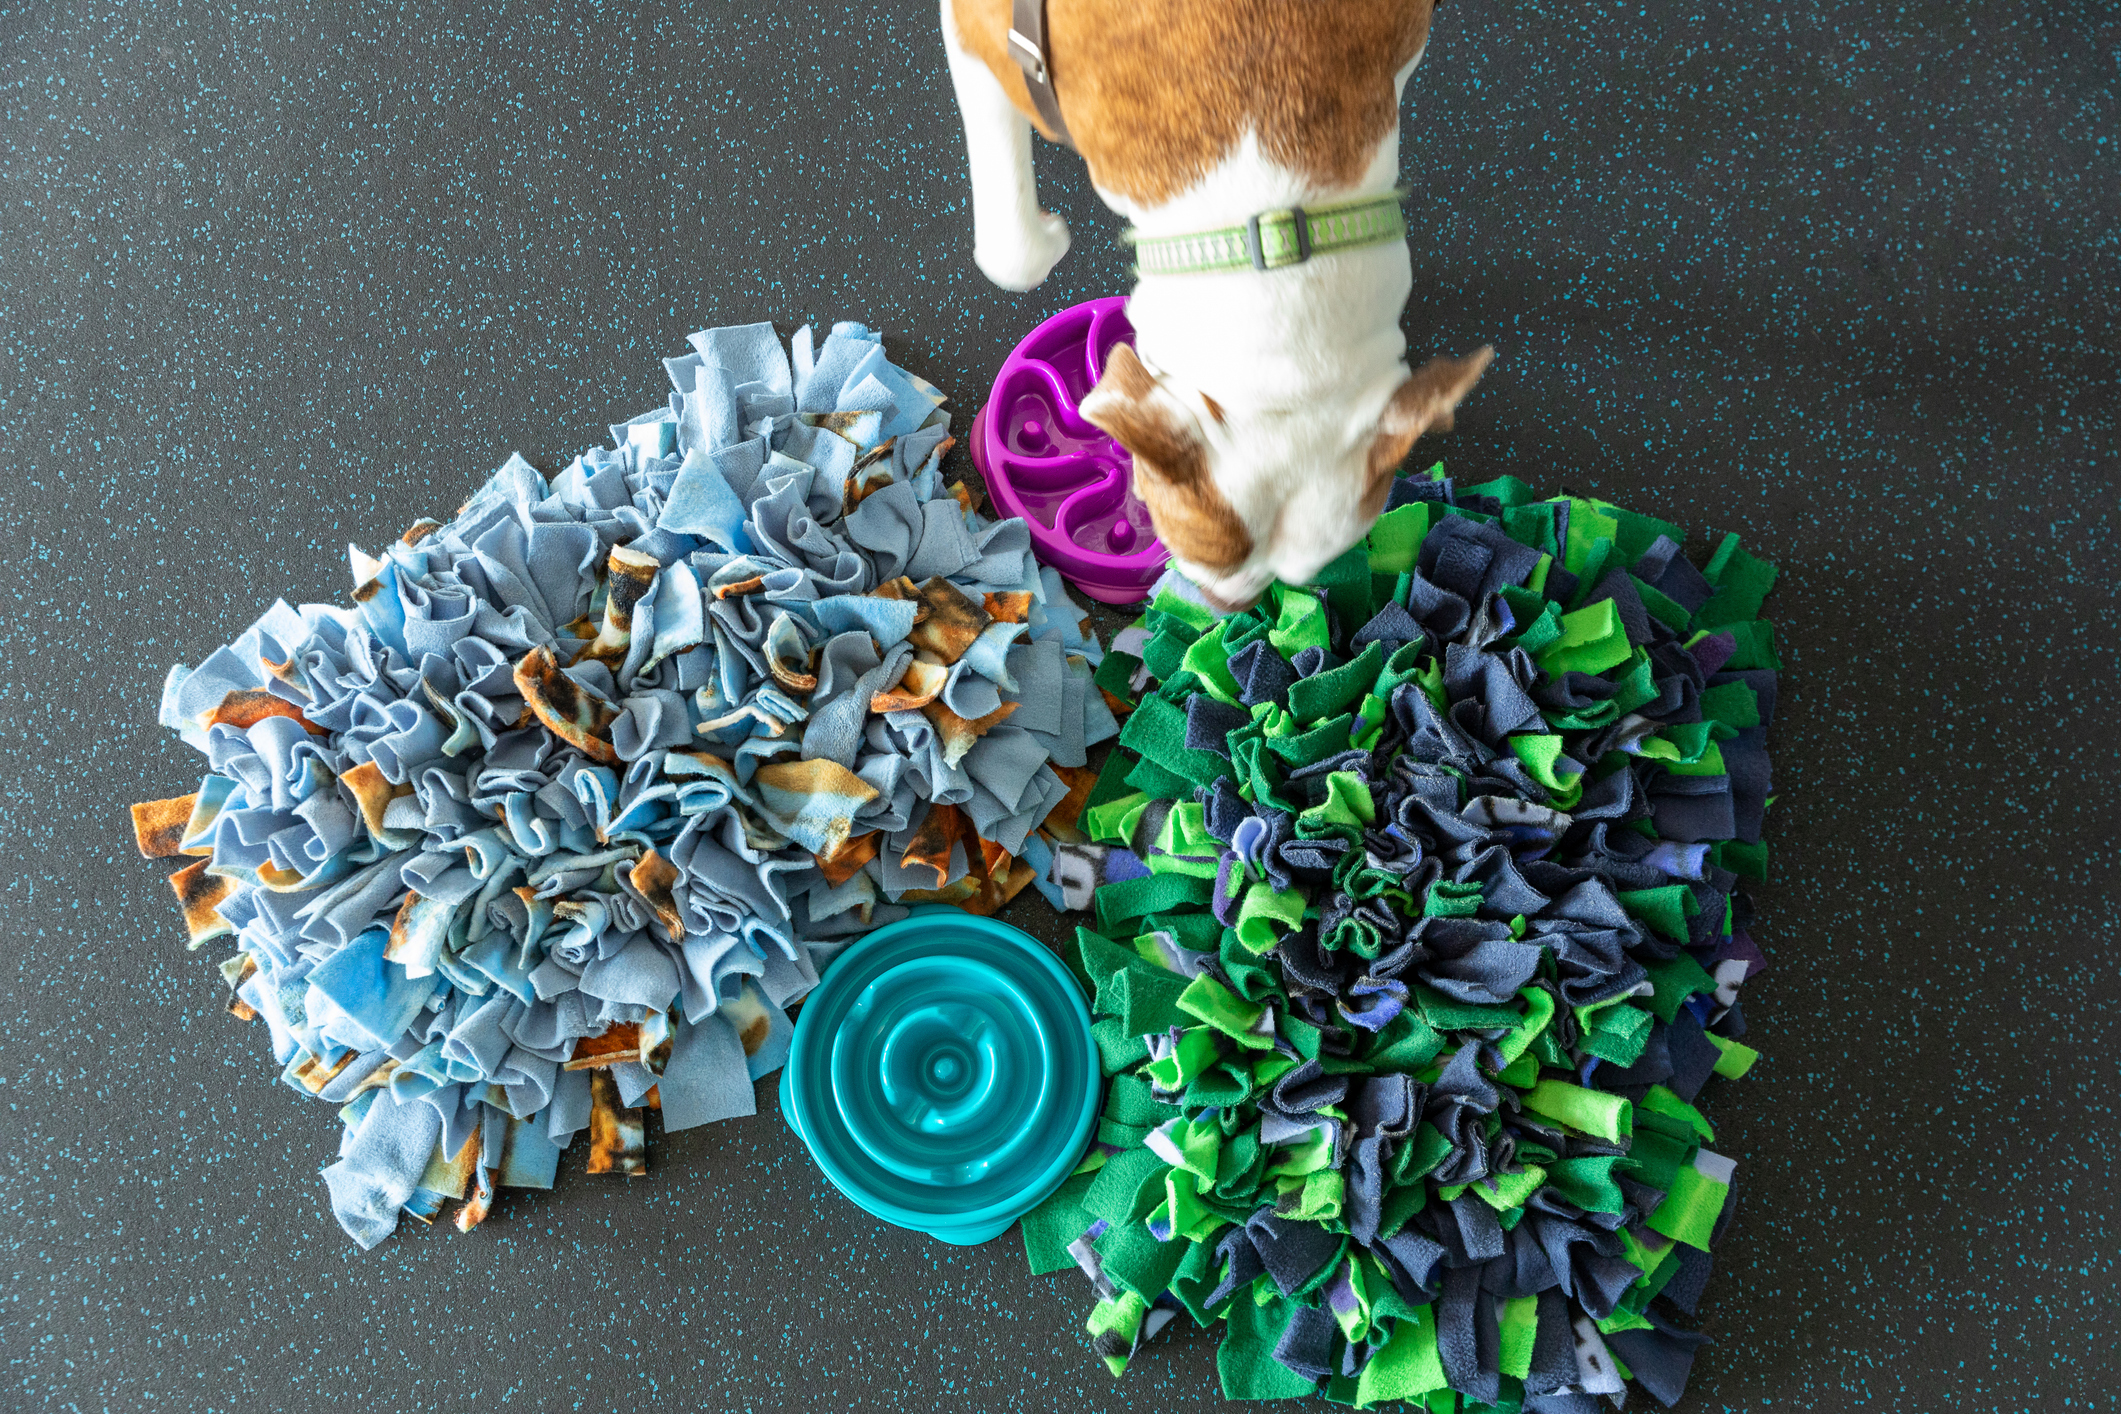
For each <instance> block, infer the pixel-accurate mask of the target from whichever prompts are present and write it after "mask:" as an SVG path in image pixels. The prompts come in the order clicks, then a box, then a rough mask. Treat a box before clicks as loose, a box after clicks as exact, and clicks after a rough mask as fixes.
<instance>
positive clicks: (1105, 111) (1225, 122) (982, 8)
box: [951, 0, 1434, 205]
mask: <svg viewBox="0 0 2121 1414" xmlns="http://www.w3.org/2000/svg"><path fill="white" fill-rule="evenodd" d="M1433 8H1434V5H1433V0H1360V2H1359V0H1160V3H1156V4H1143V3H1141V0H1048V3H1047V6H1046V44H1047V51H1048V55H1049V63H1050V65H1051V67H1052V72H1053V87H1054V91H1055V92H1056V93H1057V94H1058V95H1059V97H1060V107H1061V117H1062V118H1063V119H1064V120H1066V122H1067V124H1068V135H1069V137H1070V138H1072V139H1073V140H1074V143H1075V146H1076V148H1077V149H1078V150H1079V151H1080V152H1081V153H1082V155H1083V160H1084V162H1085V163H1087V164H1088V165H1089V168H1090V180H1091V181H1092V182H1094V183H1096V184H1097V186H1098V187H1100V188H1101V189H1103V190H1104V191H1107V192H1112V193H1116V194H1118V195H1120V196H1124V197H1127V198H1128V199H1130V200H1133V201H1137V202H1141V203H1143V204H1145V205H1150V204H1155V203H1157V202H1162V201H1168V200H1169V199H1170V198H1172V197H1174V196H1176V195H1177V194H1178V193H1180V192H1182V191H1184V190H1185V189H1186V188H1187V187H1189V186H1191V185H1193V184H1194V183H1195V182H1197V181H1199V180H1200V179H1201V178H1202V177H1204V176H1206V175H1207V173H1208V172H1209V170H1210V169H1212V168H1213V167H1214V166H1215V164H1216V163H1217V162H1218V161H1220V160H1221V159H1222V158H1223V156H1224V155H1225V154H1226V153H1228V152H1229V151H1230V149H1231V148H1232V147H1234V146H1235V145H1236V144H1237V142H1238V140H1239V138H1241V137H1242V136H1243V135H1244V133H1245V132H1246V130H1248V129H1249V130H1251V131H1253V132H1256V133H1257V134H1258V137H1259V145H1260V149H1261V150H1262V151H1263V152H1265V153H1266V154H1267V155H1268V156H1269V157H1271V158H1273V159H1274V160H1275V161H1276V162H1278V163H1280V164H1281V165H1283V166H1284V167H1287V168H1289V169H1291V170H1292V171H1296V172H1300V173H1302V174H1303V175H1304V176H1306V177H1308V178H1310V179H1311V180H1312V181H1314V182H1316V183H1317V184H1318V185H1320V186H1321V187H1345V186H1349V185H1351V184H1353V183H1354V182H1355V181H1357V180H1358V179H1359V178H1360V177H1361V176H1362V173H1363V169H1364V167H1365V166H1366V165H1367V164H1368V163H1369V160H1370V156H1371V153H1372V152H1374V151H1375V150H1376V147H1377V144H1378V143H1379V142H1381V141H1383V140H1384V138H1385V135H1386V134H1388V133H1390V132H1391V131H1392V129H1393V127H1394V126H1395V125H1396V124H1397V123H1398V122H1399V95H1398V93H1397V91H1396V90H1395V89H1394V87H1393V84H1392V78H1393V76H1394V75H1395V74H1397V73H1398V72H1399V70H1400V69H1402V68H1404V67H1405V66H1406V63H1407V61H1408V60H1409V59H1412V58H1413V57H1414V55H1415V54H1416V53H1417V52H1418V51H1419V50H1420V48H1421V46H1422V45H1423V43H1425V42H1426V41H1427V39H1428V36H1429V16H1430V12H1431V10H1432V9H1433ZM1009 13H1010V0H951V15H952V18H953V19H954V20H955V21H956V24H957V34H958V42H959V43H960V44H962V45H963V46H964V48H965V51H966V52H967V53H968V54H971V55H972V56H974V57H975V58H977V59H978V60H979V61H980V62H981V63H983V64H985V65H986V66H987V67H988V68H990V69H992V70H993V71H994V74H995V76H996V77H997V78H999V79H1000V80H1001V84H1002V89H1003V91H1004V92H1006V93H1007V94H1008V95H1009V99H1010V101H1011V102H1013V103H1014V104H1016V106H1017V108H1018V109H1020V110H1021V111H1022V112H1023V114H1024V116H1026V117H1027V118H1029V119H1031V121H1032V123H1033V124H1034V125H1035V126H1037V127H1038V129H1039V131H1040V132H1044V133H1045V134H1046V136H1047V137H1049V138H1050V137H1053V136H1054V134H1053V133H1050V132H1046V129H1045V125H1044V124H1042V123H1040V122H1039V119H1038V114H1037V112H1036V111H1035V110H1034V109H1033V108H1032V106H1031V98H1030V95H1029V93H1028V92H1027V91H1026V90H1025V88H1024V76H1023V73H1022V71H1020V70H1019V69H1018V68H1017V66H1016V63H1015V61H1014V60H1013V59H1011V58H1010V57H1009V51H1008V36H1009Z"/></svg>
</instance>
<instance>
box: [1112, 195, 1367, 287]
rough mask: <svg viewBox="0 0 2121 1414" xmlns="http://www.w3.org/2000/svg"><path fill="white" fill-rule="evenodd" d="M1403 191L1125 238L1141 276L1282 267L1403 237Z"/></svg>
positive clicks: (1124, 235)
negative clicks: (1180, 232)
mask: <svg viewBox="0 0 2121 1414" xmlns="http://www.w3.org/2000/svg"><path fill="white" fill-rule="evenodd" d="M1400 196H1401V193H1399V192H1393V193H1392V194H1391V195H1390V196H1373V197H1370V198H1368V199H1367V200H1364V201H1351V202H1346V203H1343V204H1342V205H1339V206H1322V207H1316V208H1313V209H1310V210H1306V209H1305V208H1303V207H1301V206H1290V207H1284V208H1283V209H1281V210H1279V211H1262V212H1260V213H1259V214H1258V215H1257V216H1254V217H1253V218H1252V219H1251V220H1249V221H1247V222H1246V223H1245V224H1244V225H1242V226H1225V227H1223V228H1222V229H1221V230H1219V231H1198V232H1195V233H1194V234H1192V235H1186V236H1145V235H1142V234H1141V233H1140V232H1139V231H1136V230H1135V229H1134V228H1133V227H1131V226H1130V227H1128V228H1127V229H1126V230H1125V231H1123V232H1121V234H1120V240H1122V241H1123V242H1125V243H1126V244H1128V245H1131V246H1133V247H1134V268H1135V273H1137V274H1140V275H1205V274H1209V273H1212V272H1215V271H1222V270H1260V271H1266V270H1280V269H1283V268H1284V267H1286V266H1290V265H1301V264H1303V263H1304V262H1305V261H1307V260H1309V259H1310V258H1311V257H1312V256H1314V255H1331V254H1333V253H1334V252H1336V251H1343V250H1355V249H1357V248H1359V247H1361V246H1368V245H1384V244H1385V243H1387V242H1389V241H1396V240H1403V239H1405V237H1406V234H1407V218H1406V216H1405V214H1404V213H1403V212H1401V210H1400V209H1399V201H1400Z"/></svg>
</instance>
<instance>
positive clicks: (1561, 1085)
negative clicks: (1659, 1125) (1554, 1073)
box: [1524, 1080, 1635, 1144]
mask: <svg viewBox="0 0 2121 1414" xmlns="http://www.w3.org/2000/svg"><path fill="white" fill-rule="evenodd" d="M1524 1107H1525V1108H1526V1109H1528V1110H1530V1111H1532V1113H1534V1114H1539V1115H1545V1116H1546V1117H1547V1118H1548V1119H1551V1120H1556V1121H1558V1122H1560V1123H1562V1124H1565V1125H1567V1126H1568V1127H1569V1128H1571V1129H1573V1130H1576V1131H1578V1132H1579V1133H1582V1134H1590V1135H1595V1136H1597V1137H1598V1138H1600V1139H1603V1140H1605V1141H1606V1142H1607V1143H1609V1144H1617V1143H1619V1142H1620V1141H1621V1140H1623V1139H1625V1138H1627V1137H1628V1136H1629V1135H1630V1134H1632V1133H1634V1131H1635V1125H1634V1106H1633V1105H1631V1104H1630V1103H1629V1102H1628V1100H1627V1098H1626V1097H1625V1096H1622V1095H1613V1094H1608V1093H1607V1092H1605V1091H1603V1090H1586V1089H1584V1088H1583V1087H1582V1086H1581V1085H1570V1084H1567V1083H1566V1082H1564V1081H1560V1080H1542V1081H1540V1082H1539V1083H1538V1084H1537V1085H1534V1086H1533V1087H1532V1088H1531V1090H1530V1091H1528V1092H1527V1093H1526V1094H1525V1097H1524Z"/></svg>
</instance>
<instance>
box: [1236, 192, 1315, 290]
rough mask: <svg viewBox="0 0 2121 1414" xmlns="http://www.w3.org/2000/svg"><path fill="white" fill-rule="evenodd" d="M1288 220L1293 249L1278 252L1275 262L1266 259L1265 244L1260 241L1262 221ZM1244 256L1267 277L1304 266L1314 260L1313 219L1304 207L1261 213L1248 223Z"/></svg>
mask: <svg viewBox="0 0 2121 1414" xmlns="http://www.w3.org/2000/svg"><path fill="white" fill-rule="evenodd" d="M1282 220H1286V221H1288V223H1289V227H1290V242H1291V245H1292V246H1293V248H1294V253H1293V254H1291V253H1289V252H1288V251H1287V250H1282V251H1277V252H1275V254H1274V257H1273V258H1272V259H1269V258H1268V256H1267V247H1266V242H1265V241H1264V240H1262V239H1261V238H1260V232H1259V223H1260V222H1261V221H1282ZM1245 253H1246V254H1247V255H1249V256H1251V257H1252V268H1253V269H1254V270H1257V271H1260V272H1261V273H1262V274H1264V273H1265V272H1266V271H1269V270H1280V269H1283V268H1285V267H1287V266H1290V265H1301V264H1303V263H1304V262H1305V261H1307V260H1309V259H1310V258H1311V216H1310V213H1309V212H1307V211H1305V210H1304V209H1303V208H1302V207H1301V206H1289V207H1284V208H1283V209H1281V210H1279V211H1262V212H1260V213H1259V214H1257V215H1255V216H1253V217H1252V218H1251V219H1250V220H1248V221H1246V222H1245Z"/></svg>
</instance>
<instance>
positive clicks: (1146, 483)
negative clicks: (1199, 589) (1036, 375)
mask: <svg viewBox="0 0 2121 1414" xmlns="http://www.w3.org/2000/svg"><path fill="white" fill-rule="evenodd" d="M1082 414H1083V418H1084V419H1085V420H1086V421H1088V422H1090V423H1092V424H1093V425H1095V426H1097V427H1101V428H1103V429H1104V430H1105V431H1106V432H1109V433H1111V434H1112V438H1113V440H1114V441H1116V442H1118V443H1119V444H1120V445H1121V446H1122V447H1125V448H1126V449H1127V451H1128V453H1129V454H1130V455H1132V456H1133V458H1134V490H1135V494H1136V495H1138V496H1140V497H1141V499H1142V503H1143V504H1144V505H1146V506H1147V507H1148V508H1149V516H1150V519H1152V520H1154V521H1155V522H1156V534H1157V538H1158V539H1160V540H1162V541H1163V542H1164V545H1165V546H1166V547H1167V548H1168V549H1169V550H1170V551H1171V553H1172V554H1173V555H1175V556H1177V557H1178V558H1179V559H1181V560H1185V561H1188V562H1190V563H1192V564H1196V565H1200V566H1203V567H1204V568H1207V569H1229V568H1232V567H1234V566H1237V565H1240V564H1243V563H1244V562H1245V559H1246V557H1248V556H1249V555H1250V554H1251V553H1252V535H1251V532H1250V531H1248V530H1246V529H1245V523H1244V521H1243V520H1242V519H1240V518H1239V517H1238V514H1237V512H1236V511H1235V510H1233V509H1232V508H1231V506H1230V503H1229V502H1228V501H1227V500H1225V499H1224V498H1223V494H1222V492H1221V491H1220V490H1219V489H1217V487H1216V485H1215V480H1214V478H1213V476H1211V475H1210V473H1209V467H1208V444H1207V442H1206V440H1205V439H1204V438H1203V437H1202V436H1201V429H1200V422H1199V420H1198V419H1196V418H1195V417H1194V416H1193V414H1192V413H1191V412H1190V411H1188V410H1187V408H1186V406H1185V404H1184V403H1182V402H1180V401H1179V400H1178V399H1177V398H1176V397H1174V396H1172V395H1171V393H1170V392H1168V391H1167V390H1166V389H1164V388H1163V387H1161V386H1160V385H1159V384H1158V383H1157V381H1156V375H1155V374H1153V373H1151V372H1150V371H1149V369H1148V367H1147V366H1146V365H1145V364H1143V363H1142V361H1141V359H1140V358H1139V357H1137V356H1136V355H1135V352H1134V349H1133V347H1132V346H1131V345H1128V344H1115V345H1113V346H1112V352H1111V353H1109V354H1107V355H1105V372H1104V376H1103V377H1102V378H1099V379H1098V380H1097V386H1096V387H1095V388H1092V389H1091V390H1090V393H1089V396H1087V397H1085V398H1084V399H1083V401H1082Z"/></svg>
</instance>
